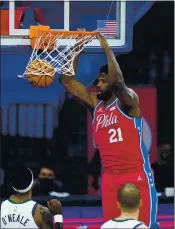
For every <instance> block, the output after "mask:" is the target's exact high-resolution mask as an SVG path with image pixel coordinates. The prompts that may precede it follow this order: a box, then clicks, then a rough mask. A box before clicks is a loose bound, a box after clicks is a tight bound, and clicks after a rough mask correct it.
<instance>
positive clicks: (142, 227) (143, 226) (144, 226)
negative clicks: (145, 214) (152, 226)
mask: <svg viewBox="0 0 175 229" xmlns="http://www.w3.org/2000/svg"><path fill="white" fill-rule="evenodd" d="M135 228H136V229H146V228H149V227H147V226H146V225H145V224H144V223H142V222H141V223H140V224H139V225H138V226H136V227H135Z"/></svg>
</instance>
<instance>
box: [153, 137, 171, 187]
mask: <svg viewBox="0 0 175 229" xmlns="http://www.w3.org/2000/svg"><path fill="white" fill-rule="evenodd" d="M157 152H158V155H157V156H158V161H157V162H156V163H154V164H152V168H153V170H154V174H155V185H156V189H157V191H158V192H164V189H165V187H173V186H174V185H173V180H174V178H173V176H174V173H173V171H174V164H173V162H174V159H173V158H174V155H173V149H172V145H171V144H169V143H168V142H167V141H163V142H162V143H161V144H160V145H159V147H158V149H157Z"/></svg>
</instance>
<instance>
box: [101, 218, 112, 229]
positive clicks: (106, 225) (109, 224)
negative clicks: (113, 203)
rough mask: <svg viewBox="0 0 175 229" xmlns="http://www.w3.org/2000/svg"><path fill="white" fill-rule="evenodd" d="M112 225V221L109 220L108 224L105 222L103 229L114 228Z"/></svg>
mask: <svg viewBox="0 0 175 229" xmlns="http://www.w3.org/2000/svg"><path fill="white" fill-rule="evenodd" d="M111 224H113V221H112V220H108V221H107V222H105V223H104V224H103V225H102V226H101V229H105V228H112V227H111Z"/></svg>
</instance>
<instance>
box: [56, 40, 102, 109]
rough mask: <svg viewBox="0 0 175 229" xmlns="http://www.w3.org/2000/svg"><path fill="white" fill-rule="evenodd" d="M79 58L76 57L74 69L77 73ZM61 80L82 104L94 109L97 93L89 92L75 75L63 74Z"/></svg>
mask: <svg viewBox="0 0 175 229" xmlns="http://www.w3.org/2000/svg"><path fill="white" fill-rule="evenodd" d="M78 47H79V44H78V43H77V48H78ZM75 48H76V47H75ZM78 58H79V56H76V57H75V58H74V60H73V67H74V72H75V73H76V67H77V63H78ZM59 80H60V82H61V84H62V85H63V86H64V88H65V89H66V90H67V91H68V92H70V93H71V94H72V95H73V96H75V97H77V98H78V99H80V100H81V101H82V102H84V103H86V104H87V105H89V106H90V107H92V108H94V107H95V106H96V104H97V103H98V100H97V97H96V95H95V93H92V92H88V90H87V88H86V87H85V86H84V85H83V84H81V83H80V82H78V81H77V80H76V79H75V75H72V76H69V75H66V74H61V75H60V79H59Z"/></svg>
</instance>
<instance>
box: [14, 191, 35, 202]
mask: <svg viewBox="0 0 175 229" xmlns="http://www.w3.org/2000/svg"><path fill="white" fill-rule="evenodd" d="M31 198H32V194H31V192H29V193H26V194H23V195H19V194H15V195H13V196H11V197H10V200H12V201H14V202H16V203H22V202H24V201H27V200H30V199H31Z"/></svg>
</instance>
